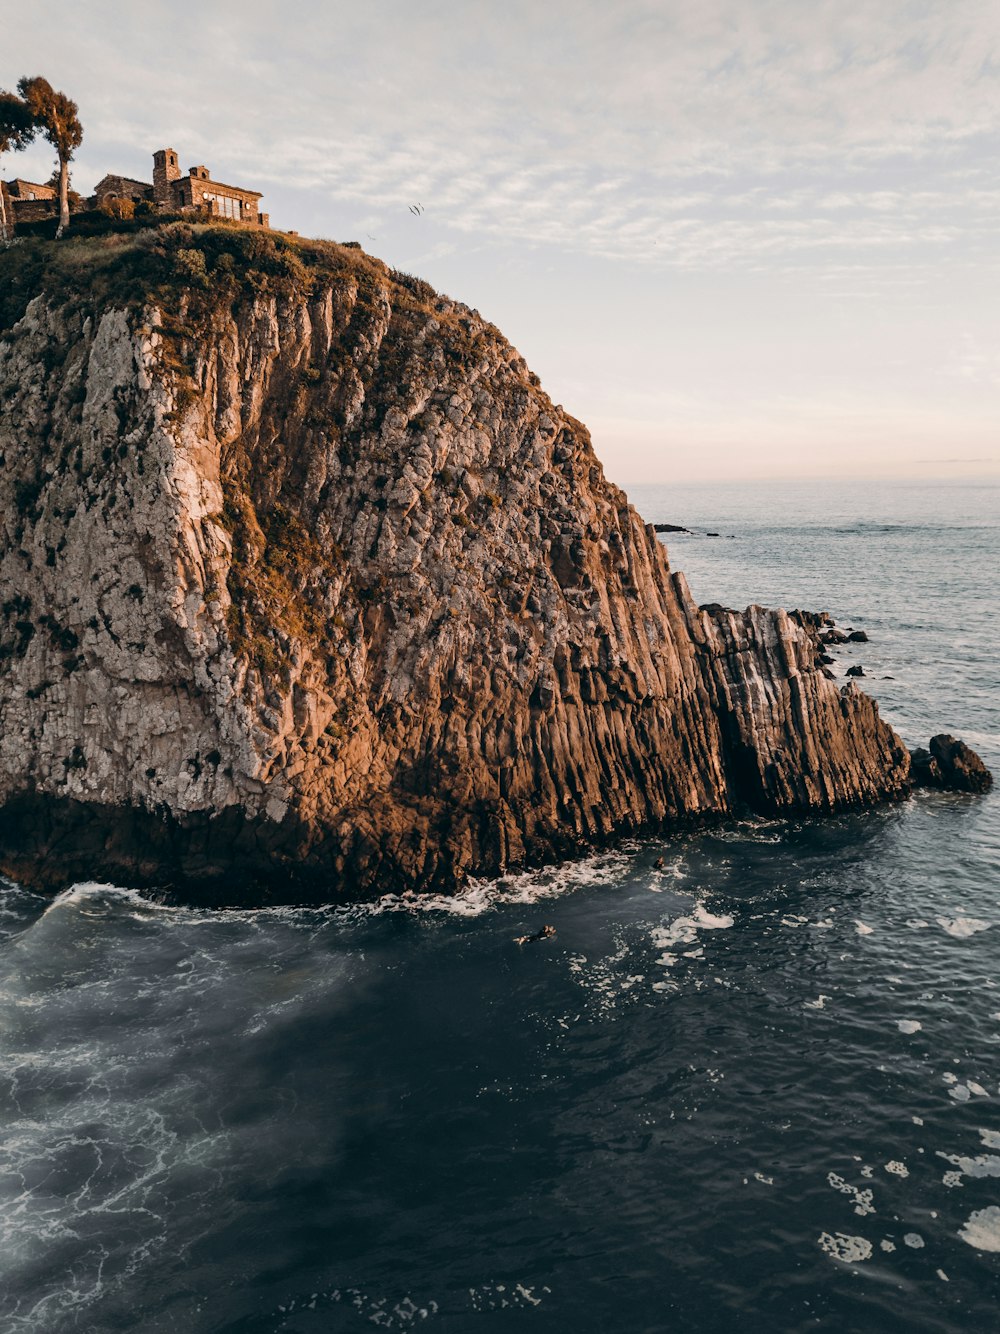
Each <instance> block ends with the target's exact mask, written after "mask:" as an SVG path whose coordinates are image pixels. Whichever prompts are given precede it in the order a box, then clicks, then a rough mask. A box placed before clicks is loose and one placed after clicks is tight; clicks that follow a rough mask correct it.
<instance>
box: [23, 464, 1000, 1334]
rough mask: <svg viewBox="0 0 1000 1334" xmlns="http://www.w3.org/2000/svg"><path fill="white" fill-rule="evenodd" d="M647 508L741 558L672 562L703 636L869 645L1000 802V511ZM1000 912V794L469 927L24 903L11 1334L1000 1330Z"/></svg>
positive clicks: (809, 830) (939, 505)
mask: <svg viewBox="0 0 1000 1334" xmlns="http://www.w3.org/2000/svg"><path fill="white" fill-rule="evenodd" d="M635 499H636V500H637V501H638V502H639V503H640V506H641V508H642V509H643V512H644V513H645V514H646V516H647V517H648V518H649V519H650V520H657V519H665V520H673V521H675V522H681V523H690V524H692V525H698V526H700V527H705V528H713V529H717V530H719V531H721V532H724V533H729V532H732V533H734V534H736V536H735V538H733V539H732V540H729V539H727V538H724V537H723V538H720V539H707V538H698V537H691V538H684V537H681V538H676V539H674V540H673V541H672V543H671V553H672V559H673V562H674V565H675V567H677V568H683V569H686V570H687V571H688V573H689V576H690V580H691V583H692V587H693V589H694V592H695V595H696V597H698V598H699V599H701V600H709V599H718V600H721V601H727V602H730V603H731V604H733V605H740V606H742V605H743V604H744V603H745V602H747V601H749V600H751V598H753V599H755V600H760V601H764V602H771V603H777V604H784V605H786V606H793V605H800V606H806V607H813V608H819V607H824V608H827V609H829V610H830V611H831V612H833V613H834V614H835V615H836V616H837V617H838V619H839V620H840V621H842V622H843V623H845V624H853V625H863V626H864V627H865V628H866V629H867V630H868V632H869V634H870V635H871V643H870V644H868V645H863V646H861V647H860V648H857V649H852V650H851V651H850V652H849V653H848V652H846V651H841V653H840V658H839V662H840V667H839V670H841V671H842V670H844V668H846V666H847V665H848V664H849V663H850V662H852V661H861V662H863V664H864V665H865V668H866V671H867V672H868V674H869V676H870V677H872V678H873V679H872V680H871V682H870V685H871V687H872V688H873V689H875V690H876V691H877V693H878V695H879V697H880V699H881V700H882V701H883V711H884V712H885V713H886V714H887V716H889V717H890V719H891V720H892V721H893V722H894V723H895V724H896V725H897V726H898V727H899V728H900V730H901V731H902V732H903V734H904V735H905V737H906V739H907V740H908V741H910V742H911V743H912V742H915V741H919V740H926V738H927V736H929V735H930V733H931V732H932V731H935V730H939V729H940V728H942V727H943V728H947V729H948V730H952V731H955V732H957V733H958V734H960V735H963V736H965V737H966V738H967V739H968V740H970V741H971V742H972V743H973V744H975V745H976V746H977V748H978V749H980V750H981V751H982V752H983V754H984V755H985V757H986V758H987V760H988V762H990V763H991V764H992V765H994V766H995V767H997V768H1000V699H998V694H1000V692H998V690H997V685H998V670H997V655H996V649H995V626H996V617H997V599H996V592H995V582H996V577H997V573H998V569H1000V561H998V555H1000V551H998V547H1000V541H998V537H1000V535H998V509H1000V507H998V505H997V499H998V493H997V491H996V489H994V488H991V487H989V486H987V485H985V484H984V485H983V486H980V487H969V488H962V487H950V488H941V487H934V488H914V487H903V486H894V487H889V488H882V489H878V488H872V487H870V486H865V487H855V488H851V487H843V486H842V487H838V488H836V489H827V490H826V491H822V490H820V489H818V488H789V487H786V488H780V487H774V488H766V489H765V488H740V489H738V490H736V489H734V490H732V491H731V492H730V491H726V490H722V489H720V488H717V487H715V488H712V489H710V490H709V489H705V490H701V491H698V490H694V489H691V490H686V489H684V490H677V491H673V492H671V493H670V494H669V495H668V494H665V493H657V492H653V491H650V492H648V493H646V494H640V493H638V492H637V493H636V495H635ZM886 676H892V677H894V678H895V679H894V680H891V681H889V680H884V679H882V678H884V677H886ZM661 854H662V855H664V857H665V862H666V865H665V867H664V869H663V870H661V871H658V870H656V869H654V867H653V862H654V860H655V858H656V857H657V856H659V855H661ZM998 899H1000V798H998V797H997V796H996V795H991V796H990V797H988V798H986V799H967V798H962V797H941V796H934V797H932V796H922V797H920V798H918V799H916V800H913V801H911V802H909V803H907V804H906V805H905V806H902V807H898V808H894V809H889V810H886V811H884V812H881V813H877V814H874V815H867V816H864V817H850V818H841V819H836V820H831V821H826V822H820V821H808V822H807V821H798V822H787V823H781V824H777V825H774V824H771V825H768V824H764V823H759V824H757V823H748V824H741V825H738V826H735V827H732V828H727V829H724V830H721V831H716V832H714V833H712V834H710V835H703V836H697V837H691V838H687V839H685V840H683V841H681V842H678V843H676V844H672V845H664V844H661V843H659V842H649V843H645V844H637V845H634V846H631V847H628V848H625V849H623V850H620V851H619V852H616V853H614V854H610V855H607V856H603V857H598V858H594V859H592V860H591V861H589V862H586V863H584V864H582V865H580V866H577V867H575V868H571V869H569V870H565V871H560V872H553V873H549V874H540V875H539V874H536V875H532V876H526V877H523V878H520V879H516V880H511V881H508V882H506V883H504V884H499V885H496V884H494V885H482V886H477V887H476V888H475V889H474V890H472V891H470V892H469V893H468V894H466V895H464V896H463V897H462V899H460V900H459V901H457V902H456V903H454V904H451V905H447V904H444V903H439V904H437V905H434V904H424V905H421V906H419V907H418V906H416V905H400V904H396V905H393V904H389V903H384V904H382V905H380V906H379V907H378V908H376V909H374V910H373V909H366V910H360V909H359V910H357V911H353V912H350V911H339V912H330V913H323V912H317V911H294V910H279V911H271V912H266V911H265V912H245V913H229V914H210V913H201V912H191V911H183V910H177V909H164V908H158V907H155V906H152V905H149V904H146V903H144V902H143V901H142V900H141V899H140V898H138V897H137V896H135V895H131V894H127V893H123V892H121V891H115V890H108V889H102V888H99V887H94V886H90V887H87V886H83V887H78V888H77V889H75V890H73V891H71V892H70V893H68V894H66V895H64V896H63V897H62V898H61V899H59V900H58V901H57V902H55V903H54V904H51V905H47V904H46V903H45V902H42V901H40V900H38V899H36V898H34V897H33V896H31V895H28V894H25V893H23V892H21V891H20V890H18V889H15V888H8V889H7V890H5V891H4V895H3V898H2V910H3V917H2V919H0V925H2V929H3V943H2V945H0V1118H2V1128H3V1134H2V1149H0V1153H2V1163H0V1329H2V1330H4V1331H7V1330H10V1331H17V1330H30V1331H46V1334H48V1332H50V1331H51V1334H62V1332H63V1331H77V1330H81V1331H101V1332H102V1334H103V1331H112V1330H141V1331H144V1332H146V1331H149V1332H151V1334H160V1332H161V1331H185V1332H188V1331H190V1332H191V1334H217V1332H218V1334H221V1332H222V1331H227V1332H231V1334H237V1332H239V1334H264V1332H269V1331H275V1334H277V1332H278V1331H287V1332H288V1334H292V1332H293V1331H294V1332H300V1334H316V1332H318V1331H342V1330H343V1331H351V1330H355V1329H356V1330H363V1329H367V1328H371V1327H375V1328H385V1329H394V1330H409V1329H415V1328H418V1327H419V1328H426V1329H427V1331H428V1334H434V1332H435V1331H441V1334H445V1332H446V1331H448V1332H450V1334H455V1332H456V1331H465V1330H469V1331H480V1330H482V1331H484V1334H485V1332H486V1331H503V1332H504V1334H507V1332H519V1331H522V1330H533V1329H536V1330H540V1331H542V1330H544V1331H567V1332H569V1331H573V1332H574V1334H576V1332H577V1331H598V1330H601V1331H603V1330H615V1331H618V1330H621V1331H629V1334H632V1332H634V1331H661V1330H662V1331H671V1330H676V1331H686V1330H696V1331H711V1332H712V1334H716V1332H717V1334H729V1332H730V1331H734V1330H740V1331H757V1330H761V1331H769V1332H770V1331H798V1330H824V1331H831V1334H833V1332H836V1334H841V1332H843V1331H865V1332H867V1331H887V1332H888V1331H892V1332H893V1334H895V1332H896V1331H899V1330H900V1329H906V1330H907V1331H911V1330H912V1331H959V1330H960V1331H986V1330H994V1329H997V1328H998V1327H1000V1319H998V1306H997V1302H998V1299H1000V1114H998V1107H1000V1099H998V1094H1000V985H998V983H1000V976H998V968H997V963H998V953H1000V902H998ZM545 921H549V922H552V923H554V924H555V925H556V927H557V929H558V935H557V937H556V939H555V940H554V941H552V942H547V943H544V944H539V945H532V946H527V947H523V948H519V947H517V946H516V945H514V944H513V943H512V939H511V938H512V937H513V936H515V935H517V934H520V933H521V932H522V931H524V930H526V929H531V928H534V927H537V926H538V925H540V924H541V923H542V922H545Z"/></svg>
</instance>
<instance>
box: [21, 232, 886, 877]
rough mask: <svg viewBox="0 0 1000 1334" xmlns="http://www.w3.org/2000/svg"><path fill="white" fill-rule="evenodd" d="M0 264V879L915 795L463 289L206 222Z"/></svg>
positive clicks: (493, 839)
mask: <svg viewBox="0 0 1000 1334" xmlns="http://www.w3.org/2000/svg"><path fill="white" fill-rule="evenodd" d="M0 265H2V266H3V267H2V269H0V316H2V319H3V322H2V324H0V404H2V415H0V463H2V467H0V500H2V514H3V520H2V522H3V535H2V553H0V603H2V620H0V802H2V809H0V866H2V867H3V869H4V871H5V872H6V873H7V874H9V875H11V876H13V877H14V878H16V879H18V880H20V881H22V882H24V883H28V884H34V885H39V886H42V887H46V888H57V887H61V886H63V885H64V884H66V883H68V882H70V881H71V880H73V879H74V878H81V877H86V878H104V877H107V878H110V879H114V880H116V881H118V882H119V883H122V882H124V883H130V884H136V885H163V884H173V885H175V886H181V887H183V889H184V892H186V893H187V894H189V895H193V896H201V897H203V898H205V899H207V900H212V901H219V902H235V901H251V900H267V899H271V900H281V899H284V900H292V901H296V900H298V901H301V900H303V899H307V898H312V899H320V900H333V899H335V898H338V897H344V896H347V897H350V896H355V895H363V894H366V893H372V892H382V891H385V890H390V889H395V890H400V889H404V888H416V889H426V888H431V887H436V888H441V887H445V888H447V887H451V886H454V884H455V883H456V882H457V881H460V880H461V879H462V877H464V876H465V875H467V874H469V873H494V872H498V871H500V870H502V869H504V868H507V867H513V866H517V865H521V864H524V863H528V862H538V861H540V860H544V859H551V858H553V857H559V856H564V855H569V854H571V853H572V852H573V851H575V850H577V849H578V848H580V847H581V846H585V845H588V844H591V843H595V842H601V841H604V840H606V839H608V838H610V837H612V836H614V835H617V834H620V833H623V832H626V831H634V830H640V829H666V830H669V829H671V828H674V827H678V826H680V825H681V824H683V823H684V822H688V821H691V820H697V819H703V818H707V817H718V816H721V815H725V814H727V813H731V812H734V811H739V810H743V809H746V808H747V807H749V808H751V809H753V810H756V811H762V812H768V813H783V812H793V811H834V810H839V809H843V808H847V807H852V806H862V805H868V804H871V803H875V802H877V801H880V800H882V799H885V798H890V797H895V796H898V795H901V794H902V793H904V792H905V791H906V790H907V789H908V787H909V784H910V758H909V755H908V752H907V750H906V748H905V747H904V746H903V744H902V742H901V741H900V740H899V738H898V737H897V736H896V735H895V733H894V732H893V731H892V730H891V729H890V728H889V727H888V726H887V725H886V724H885V723H883V722H882V721H881V720H880V718H879V716H878V710H877V706H876V704H875V703H874V702H873V701H872V700H871V699H869V698H867V697H866V696H865V695H864V694H863V693H861V692H860V691H858V690H856V689H854V688H851V689H848V690H847V691H841V690H839V689H838V688H837V686H836V685H835V684H834V683H833V682H832V681H830V680H828V679H827V678H826V677H825V676H824V674H823V672H822V669H821V668H820V667H819V666H818V664H817V661H816V658H817V645H816V637H815V633H814V630H813V628H812V627H811V626H810V624H809V623H808V618H805V619H803V618H798V619H797V620H793V619H790V618H789V616H787V615H786V614H785V613H784V612H782V611H767V610H764V609H763V608H760V607H751V608H750V609H749V610H748V611H747V612H745V613H743V614H737V613H734V612H728V611H725V610H723V609H715V610H713V611H700V610H699V609H698V607H697V606H695V605H694V604H693V602H692V599H691V597H690V594H689V592H688V589H687V586H686V584H685V581H684V578H683V576H682V575H681V574H676V573H672V572H671V570H670V566H669V563H668V558H667V553H666V550H665V548H664V547H663V546H662V545H661V544H660V543H659V542H658V541H657V540H656V538H655V535H654V533H653V532H652V529H651V528H649V527H647V526H646V525H645V524H644V523H643V522H642V520H641V519H640V517H639V516H638V515H637V514H636V512H635V511H634V510H633V509H632V508H631V507H630V506H629V504H628V503H627V500H626V498H625V496H624V495H623V494H622V492H621V491H619V490H618V489H617V488H616V487H615V486H613V485H611V484H610V483H609V482H608V481H607V480H606V479H605V477H604V474H603V472H602V469H601V466H600V464H599V463H598V461H597V459H596V457H595V455H594V452H593V449H592V447H591V443H590V439H589V437H588V434H587V431H586V429H585V428H584V427H583V426H582V425H581V424H580V423H579V422H578V421H576V420H574V419H573V418H572V417H571V416H570V415H569V414H568V413H566V412H565V411H564V410H563V409H562V408H561V407H558V406H555V405H553V404H552V403H551V402H550V400H549V399H548V398H547V396H546V395H545V393H544V392H543V391H542V389H541V388H540V386H539V383H538V380H537V378H536V377H535V376H534V375H532V374H531V372H530V371H529V370H528V368H527V366H526V365H525V363H524V361H523V360H522V358H521V357H520V356H519V355H518V353H517V352H516V351H515V350H514V348H512V347H511V346H510V344H509V343H508V342H507V341H506V340H505V339H504V338H503V337H502V336H501V334H500V333H499V332H498V331H497V330H496V329H495V328H494V327H493V326H491V325H490V324H488V323H487V322H486V321H485V320H483V319H482V318H481V317H480V316H479V314H478V313H477V312H475V311H473V310H470V309H468V308H467V307H465V306H462V305H460V304H459V303H457V302H453V301H450V300H447V299H446V298H443V297H440V296H438V295H437V294H435V293H434V292H433V291H432V290H431V289H430V288H429V287H428V286H427V285H426V284H424V283H422V282H420V281H418V280H416V279H413V278H411V277H409V276H407V275H404V274H400V273H396V272H393V271H391V270H389V269H387V268H386V267H385V266H384V265H382V264H381V263H380V262H378V261H377V260H374V259H372V258H370V257H368V256H367V255H365V254H363V253H362V252H361V251H360V250H358V249H355V248H352V247H342V246H337V245H335V244H333V243H325V244H323V243H296V242H292V241H290V240H289V241H286V240H284V239H283V238H280V237H276V236H271V237H264V236H259V235H252V234H249V233H244V232H241V231H238V230H236V229H227V228H224V227H214V228H192V227H189V226H182V225H179V224H174V225H171V226H169V227H160V228H151V229H149V230H147V231H144V232H136V233H134V234H132V233H127V234H123V235H114V236H109V237H106V238H95V239H92V240H81V241H75V242H69V243H64V245H63V247H62V248H61V249H59V248H56V247H53V246H52V245H51V244H49V243H41V242H38V243H31V244H29V245H26V246H22V247H17V248H15V249H14V250H11V251H9V252H7V254H6V255H3V256H0Z"/></svg>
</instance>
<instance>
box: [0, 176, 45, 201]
mask: <svg viewBox="0 0 1000 1334" xmlns="http://www.w3.org/2000/svg"><path fill="white" fill-rule="evenodd" d="M4 185H6V187H7V193H8V194H10V195H12V196H14V195H15V192H16V194H18V195H19V194H20V193H21V190H22V188H23V189H25V190H43V191H44V192H45V194H46V196H49V197H51V198H53V199H54V198H55V196H56V191H55V189H54V188H53V187H52V186H51V185H43V184H42V183H41V182H40V181H26V180H24V178H23V177H21V176H15V177H14V178H13V179H12V180H9V181H4Z"/></svg>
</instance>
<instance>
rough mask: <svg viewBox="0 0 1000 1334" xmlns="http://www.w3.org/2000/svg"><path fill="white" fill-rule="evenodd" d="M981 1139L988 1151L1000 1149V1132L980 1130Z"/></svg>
mask: <svg viewBox="0 0 1000 1334" xmlns="http://www.w3.org/2000/svg"><path fill="white" fill-rule="evenodd" d="M979 1138H980V1140H981V1141H982V1142H983V1144H985V1146H986V1147H987V1148H988V1149H1000V1130H982V1129H981V1130H980V1131H979Z"/></svg>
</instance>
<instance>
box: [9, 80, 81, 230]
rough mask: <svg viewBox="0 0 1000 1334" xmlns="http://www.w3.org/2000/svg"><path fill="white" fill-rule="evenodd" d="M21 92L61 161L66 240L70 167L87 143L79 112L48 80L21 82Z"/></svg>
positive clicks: (61, 218)
mask: <svg viewBox="0 0 1000 1334" xmlns="http://www.w3.org/2000/svg"><path fill="white" fill-rule="evenodd" d="M17 91H18V92H19V93H20V94H21V96H22V97H23V98H24V100H25V102H26V103H27V104H28V106H29V107H30V109H31V114H32V117H33V118H34V121H35V124H36V125H37V127H38V130H39V133H40V134H42V135H44V136H45V138H46V139H48V141H49V143H50V144H51V145H52V147H53V148H54V149H55V150H56V155H57V156H58V158H59V226H58V227H57V228H56V236H57V237H60V236H62V234H63V232H64V231H65V230H66V228H67V227H68V226H69V164H70V162H71V161H72V159H73V154H74V153H75V152H76V150H77V149H78V148H79V147H80V144H81V143H82V141H83V126H82V125H81V124H80V115H79V108H78V107H77V105H76V103H75V102H72V101H70V99H69V98H68V97H67V96H66V94H65V93H57V92H56V90H55V89H54V88H53V87H52V85H51V83H49V81H48V79H43V78H34V79H28V78H24V79H19V80H18V84H17Z"/></svg>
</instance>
